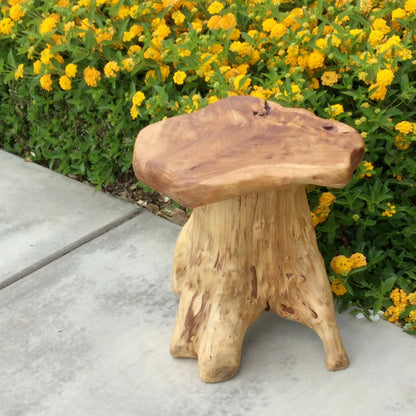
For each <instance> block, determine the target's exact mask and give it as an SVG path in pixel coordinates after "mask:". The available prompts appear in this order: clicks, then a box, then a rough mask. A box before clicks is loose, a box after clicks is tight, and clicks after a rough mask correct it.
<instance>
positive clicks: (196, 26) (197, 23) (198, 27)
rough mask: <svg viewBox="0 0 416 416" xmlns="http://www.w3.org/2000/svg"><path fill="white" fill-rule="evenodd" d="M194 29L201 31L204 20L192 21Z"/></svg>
mask: <svg viewBox="0 0 416 416" xmlns="http://www.w3.org/2000/svg"><path fill="white" fill-rule="evenodd" d="M192 29H193V30H195V31H196V32H198V33H199V32H200V31H201V30H202V20H200V19H195V20H194V21H193V22H192Z"/></svg>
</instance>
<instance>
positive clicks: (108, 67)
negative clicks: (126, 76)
mask: <svg viewBox="0 0 416 416" xmlns="http://www.w3.org/2000/svg"><path fill="white" fill-rule="evenodd" d="M118 71H120V68H119V67H118V65H117V62H115V61H110V62H107V63H106V64H105V66H104V74H105V76H106V78H115V77H116V76H117V72H118Z"/></svg>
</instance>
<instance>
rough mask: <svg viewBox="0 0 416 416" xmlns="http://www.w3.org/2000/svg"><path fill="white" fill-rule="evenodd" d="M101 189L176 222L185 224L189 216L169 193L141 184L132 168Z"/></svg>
mask: <svg viewBox="0 0 416 416" xmlns="http://www.w3.org/2000/svg"><path fill="white" fill-rule="evenodd" d="M101 190H102V191H103V192H105V193H107V194H110V195H113V196H115V197H117V198H120V199H122V200H124V201H128V202H133V203H135V204H137V205H138V206H140V207H143V208H145V209H147V210H149V211H150V212H152V213H153V214H156V215H159V216H160V217H163V218H166V219H167V220H169V221H171V222H174V223H175V224H180V225H183V224H185V222H186V220H187V219H188V218H189V214H190V212H187V210H186V209H185V208H183V207H181V206H179V205H178V204H177V203H176V202H175V201H173V200H172V199H171V198H169V197H168V196H167V195H162V194H160V193H158V192H156V191H152V190H149V189H148V188H146V187H142V186H140V183H139V182H138V181H137V179H136V177H135V176H134V173H133V170H132V169H130V170H128V171H127V172H125V173H124V175H123V176H121V177H120V178H119V179H118V181H117V182H115V183H111V184H109V185H106V186H104V187H103V188H102V189H101Z"/></svg>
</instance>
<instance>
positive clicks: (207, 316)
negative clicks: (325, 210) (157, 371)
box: [171, 185, 349, 382]
mask: <svg viewBox="0 0 416 416" xmlns="http://www.w3.org/2000/svg"><path fill="white" fill-rule="evenodd" d="M172 288H173V290H174V291H175V292H176V293H178V294H180V296H181V297H180V304H179V309H178V314H177V319H176V324H175V329H174V333H173V337H172V343H171V354H172V355H173V356H175V357H194V358H198V366H199V374H200V377H201V379H202V380H203V381H205V382H219V381H224V380H227V379H229V378H231V377H233V376H234V375H235V374H236V372H237V371H238V368H239V364H240V356H241V348H242V343H243V339H244V335H245V332H246V330H247V328H248V327H249V326H250V325H251V324H252V323H254V322H255V321H256V320H257V319H258V318H259V317H260V315H261V314H262V313H263V312H264V311H265V310H270V311H273V312H275V313H276V314H278V315H280V316H282V317H284V318H288V319H291V320H295V321H299V322H301V323H303V324H305V325H307V326H308V327H310V328H311V329H313V330H314V331H315V332H316V333H317V334H318V335H319V337H320V338H321V340H322V342H323V345H324V348H325V353H326V360H327V366H328V369H330V370H340V369H342V368H345V367H346V366H348V363H349V361H348V356H347V354H346V352H345V349H344V346H343V343H342V340H341V337H340V334H339V331H338V327H337V324H336V321H335V314H334V305H333V298H332V293H331V288H330V285H329V282H328V277H327V274H326V269H325V264H324V261H323V259H322V256H321V254H320V252H319V249H318V246H317V241H316V235H315V230H314V227H313V224H312V220H311V214H310V209H309V205H308V202H307V199H306V193H305V189H304V186H302V185H294V186H290V187H287V188H285V189H279V190H274V191H267V192H261V193H255V194H250V195H246V196H241V197H237V198H234V199H230V200H226V201H222V202H217V203H213V204H209V205H206V206H202V207H199V208H195V209H194V211H193V213H192V215H191V218H190V219H189V220H188V222H187V223H186V224H185V226H184V228H183V229H182V230H181V232H180V234H179V237H178V241H177V244H176V248H175V255H174V262H173V275H172Z"/></svg>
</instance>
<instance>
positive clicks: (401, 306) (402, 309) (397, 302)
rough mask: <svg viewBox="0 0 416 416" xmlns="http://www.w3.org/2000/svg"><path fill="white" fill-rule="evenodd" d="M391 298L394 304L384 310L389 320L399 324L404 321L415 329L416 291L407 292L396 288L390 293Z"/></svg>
mask: <svg viewBox="0 0 416 416" xmlns="http://www.w3.org/2000/svg"><path fill="white" fill-rule="evenodd" d="M390 299H391V300H392V302H393V305H392V306H389V307H388V308H387V309H386V311H385V312H384V316H385V317H386V318H387V320H388V321H389V322H394V323H398V324H403V323H404V325H406V326H407V327H409V329H410V330H414V329H415V327H416V292H413V293H410V294H407V293H406V292H405V291H404V290H403V289H398V288H396V289H394V290H393V291H392V292H391V293H390ZM409 306H410V308H409ZM412 306H413V307H412ZM403 315H404V316H403Z"/></svg>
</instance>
